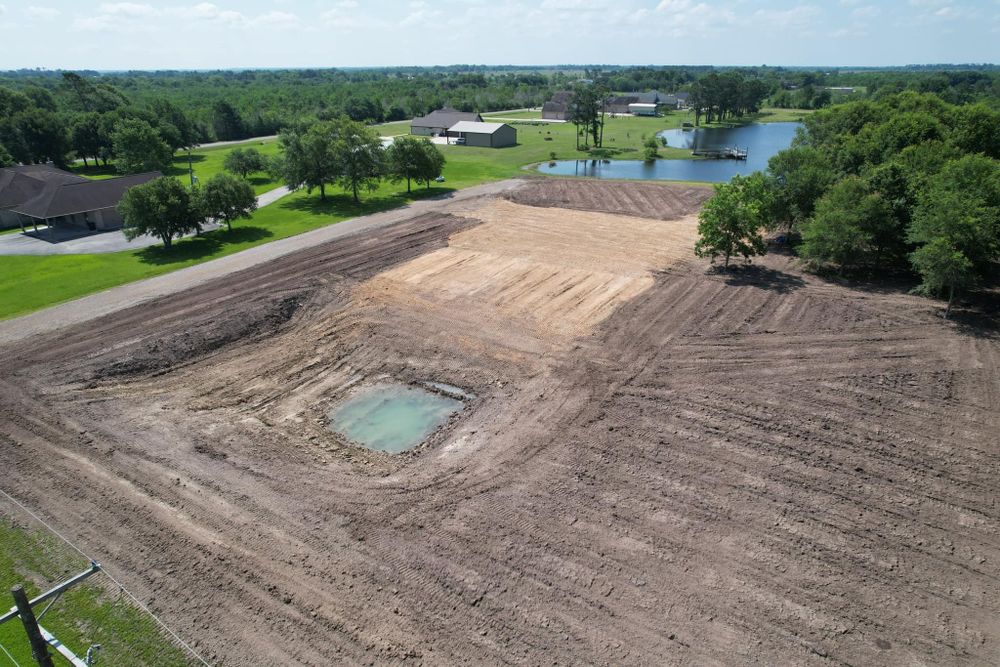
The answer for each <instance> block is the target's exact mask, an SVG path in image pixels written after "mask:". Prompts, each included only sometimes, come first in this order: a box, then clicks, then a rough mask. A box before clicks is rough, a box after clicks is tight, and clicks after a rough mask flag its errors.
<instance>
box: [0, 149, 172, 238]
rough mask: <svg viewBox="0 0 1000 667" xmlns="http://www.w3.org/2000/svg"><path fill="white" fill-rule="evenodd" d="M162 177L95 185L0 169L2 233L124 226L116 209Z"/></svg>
mask: <svg viewBox="0 0 1000 667" xmlns="http://www.w3.org/2000/svg"><path fill="white" fill-rule="evenodd" d="M160 176H162V174H160V172H158V171H153V172H149V173H145V174H134V175H131V176H120V177H118V178H108V179H104V180H100V181H94V180H91V179H89V178H83V177H82V176H77V175H76V174H71V173H70V172H68V171H64V170H62V169H59V168H57V167H54V166H52V165H48V164H33V165H25V166H19V167H7V168H4V169H0V227H4V228H6V227H15V226H20V227H21V229H22V230H23V229H24V227H25V226H26V225H32V226H33V227H37V226H38V223H44V224H45V225H46V226H48V227H50V228H51V227H55V226H58V227H60V228H74V227H75V228H77V229H79V230H80V231H104V230H110V229H117V228H118V227H121V226H122V218H121V215H119V213H118V210H117V206H118V202H120V201H121V199H122V196H123V195H124V194H125V192H126V191H128V189H129V188H131V187H132V186H134V185H141V184H142V183H147V182H149V181H151V180H153V179H154V178H158V177H160Z"/></svg>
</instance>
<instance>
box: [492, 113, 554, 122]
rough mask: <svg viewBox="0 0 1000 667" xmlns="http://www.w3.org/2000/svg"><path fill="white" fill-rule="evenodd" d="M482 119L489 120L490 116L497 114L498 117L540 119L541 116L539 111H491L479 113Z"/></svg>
mask: <svg viewBox="0 0 1000 667" xmlns="http://www.w3.org/2000/svg"><path fill="white" fill-rule="evenodd" d="M481 115H482V117H483V120H485V121H487V122H488V121H489V118H490V117H491V116H497V117H498V118H522V119H525V120H533V119H540V118H541V117H542V112H541V111H491V112H489V113H484V114H481Z"/></svg>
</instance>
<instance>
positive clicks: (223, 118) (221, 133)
mask: <svg viewBox="0 0 1000 667" xmlns="http://www.w3.org/2000/svg"><path fill="white" fill-rule="evenodd" d="M212 127H213V128H214V129H215V136H216V137H218V138H219V140H221V141H228V140H231V139H243V138H244V137H245V136H246V130H245V128H244V124H243V119H242V118H241V117H240V115H239V113H238V112H237V111H236V109H235V108H234V107H233V105H232V104H230V103H229V102H227V101H225V100H219V101H218V102H216V103H215V104H214V105H213V106H212Z"/></svg>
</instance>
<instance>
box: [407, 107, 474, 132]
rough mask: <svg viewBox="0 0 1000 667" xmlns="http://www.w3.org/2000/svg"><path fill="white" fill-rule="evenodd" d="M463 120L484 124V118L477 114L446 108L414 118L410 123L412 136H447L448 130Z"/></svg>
mask: <svg viewBox="0 0 1000 667" xmlns="http://www.w3.org/2000/svg"><path fill="white" fill-rule="evenodd" d="M463 120H464V121H471V122H473V123H481V122H483V117H482V116H480V115H479V114H478V113H475V112H466V111H459V110H458V109H452V108H451V107H444V108H443V109H438V110H437V111H432V112H430V113H429V114H427V115H426V116H421V117H420V118H414V119H413V120H412V121H410V134H419V135H422V136H425V137H433V136H437V135H445V134H446V133H447V132H448V128H450V127H451V126H453V125H454V124H455V123H460V122H461V121H463Z"/></svg>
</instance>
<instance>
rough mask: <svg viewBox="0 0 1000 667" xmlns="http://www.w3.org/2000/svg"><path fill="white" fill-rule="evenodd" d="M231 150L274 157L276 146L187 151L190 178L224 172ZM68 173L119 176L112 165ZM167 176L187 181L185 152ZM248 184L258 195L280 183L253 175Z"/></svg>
mask: <svg viewBox="0 0 1000 667" xmlns="http://www.w3.org/2000/svg"><path fill="white" fill-rule="evenodd" d="M234 148H256V149H257V150H258V151H260V152H261V153H262V154H263V155H265V156H268V157H270V156H272V155H277V154H278V142H277V141H275V140H274V139H271V140H268V141H248V142H246V143H242V144H236V145H232V146H216V147H215V148H198V149H195V150H193V151H191V167H192V168H193V169H194V175H195V176H196V177H197V178H198V180H199V181H202V182H204V181H206V180H208V179H209V178H211V177H212V176H214V175H216V174H218V173H220V172H222V171H225V170H224V169H223V168H222V162H223V160H225V159H226V155H228V154H229V153H230V151H232V150H233V149H234ZM72 170H73V171H74V172H75V173H77V174H80V175H81V176H87V177H88V178H111V177H113V176H120V174H119V173H118V172H117V171H115V167H114V165H113V164H109V165H108V166H106V167H105V166H101V165H93V164H91V165H90V166H89V167H85V166H83V165H82V164H76V165H74V166H73V167H72ZM167 175H169V176H176V177H177V178H179V179H181V180H182V181H184V182H185V183H187V182H189V181H188V155H187V152H184V151H180V152H178V153H177V154H176V155H174V161H173V164H172V165H171V167H170V169H168V170H167ZM248 181H249V182H250V184H251V185H252V186H253V189H254V192H256V193H257V194H258V195H259V194H261V193H264V192H267V191H268V190H273V189H274V188H276V187H278V186H279V185H281V183H279V182H277V181H274V180H271V178H270V177H269V176H268V175H267V174H263V173H261V174H254V175H252V176H250V178H249V179H248Z"/></svg>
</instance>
